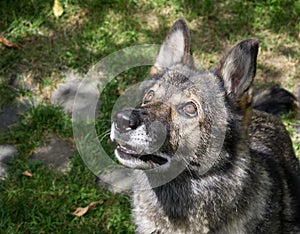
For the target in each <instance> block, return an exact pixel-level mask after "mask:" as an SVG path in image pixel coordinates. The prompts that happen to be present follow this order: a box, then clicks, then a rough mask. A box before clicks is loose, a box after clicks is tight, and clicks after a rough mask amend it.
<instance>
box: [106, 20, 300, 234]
mask: <svg viewBox="0 0 300 234" xmlns="http://www.w3.org/2000/svg"><path fill="white" fill-rule="evenodd" d="M258 49H259V41H258V40H257V39H255V38H250V39H246V40H243V41H241V42H239V43H238V44H236V45H235V46H233V47H232V48H231V49H230V50H228V51H227V52H226V53H225V54H224V55H223V56H222V57H221V59H220V60H219V62H218V63H217V64H216V66H215V67H214V68H213V69H211V70H209V71H200V70H197V69H196V68H195V65H194V58H193V56H192V53H191V42H190V33H189V30H188V26H187V24H186V22H185V20H184V19H178V20H177V21H176V22H175V23H174V25H173V26H172V28H171V30H170V32H169V34H168V35H167V37H166V39H165V41H164V42H163V44H162V46H161V48H160V50H159V53H158V56H157V58H156V62H155V64H154V66H153V67H152V68H151V71H150V74H149V76H148V78H147V79H146V80H145V82H144V83H143V85H142V87H143V95H144V96H143V97H141V103H140V105H139V106H135V107H132V108H125V109H123V110H121V111H119V112H117V113H116V114H115V115H114V116H113V118H112V126H111V140H112V141H114V142H116V143H117V147H116V149H115V155H116V158H117V159H118V161H119V162H120V163H121V164H123V165H124V166H126V167H129V168H132V169H134V171H135V172H136V174H135V185H134V188H133V204H132V205H133V210H132V215H133V221H134V223H135V225H136V233H172V234H174V233H220V234H226V233H227V234H235V233H236V234H242V233H251V234H253V233H256V234H257V233H264V234H265V233H300V189H299V188H297V186H298V185H300V184H299V181H300V180H299V178H300V169H299V161H298V160H297V158H296V157H295V154H294V152H293V148H292V143H291V139H290V137H289V135H288V132H287V131H286V129H285V127H284V125H283V124H282V123H281V121H280V120H279V118H278V117H275V116H274V115H271V114H269V113H266V112H264V110H262V109H263V107H262V106H263V105H262V106H260V103H259V102H257V103H256V104H255V103H253V80H254V77H255V73H256V62H257V54H258ZM275 93H276V92H275ZM277 93H278V92H277ZM281 94H282V92H281ZM268 95H269V93H268ZM289 95H290V99H289V100H290V101H295V100H294V97H293V95H291V94H289ZM269 96H270V95H269ZM291 97H292V98H291ZM263 98H264V95H260V99H263ZM269 98H270V97H269ZM264 103H268V102H264ZM275 104H276V103H273V104H272V105H275ZM253 106H256V109H255V108H253ZM259 106H260V107H262V108H259ZM257 109H260V110H257ZM270 112H271V113H272V110H271V111H270Z"/></svg>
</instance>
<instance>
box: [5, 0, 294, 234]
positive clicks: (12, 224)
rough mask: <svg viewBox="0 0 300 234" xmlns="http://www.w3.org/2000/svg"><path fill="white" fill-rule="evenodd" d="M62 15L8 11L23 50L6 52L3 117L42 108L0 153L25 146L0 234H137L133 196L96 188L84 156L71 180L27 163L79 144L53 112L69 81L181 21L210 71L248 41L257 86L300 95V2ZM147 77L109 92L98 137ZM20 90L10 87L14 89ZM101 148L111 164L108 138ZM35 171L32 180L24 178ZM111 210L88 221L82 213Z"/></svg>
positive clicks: (23, 121) (119, 5) (9, 4)
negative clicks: (54, 95) (124, 97)
mask: <svg viewBox="0 0 300 234" xmlns="http://www.w3.org/2000/svg"><path fill="white" fill-rule="evenodd" d="M61 2H62V5H63V7H64V14H63V15H62V16H61V17H60V18H55V16H54V15H53V13H52V10H51V8H52V4H53V1H52V0H49V1H42V0H31V1H13V0H8V1H0V14H1V19H0V37H5V38H7V39H8V40H10V41H12V42H14V43H18V44H19V45H21V46H22V49H21V50H18V49H15V48H8V47H6V46H4V45H2V44H0V53H1V56H0V96H1V98H0V111H1V108H2V107H3V106H4V105H8V104H10V103H12V102H18V101H19V100H20V99H21V98H27V97H29V98H37V99H39V100H40V104H39V105H37V106H32V107H31V108H30V109H29V110H28V111H27V112H26V113H25V114H24V115H22V116H20V122H19V123H18V124H16V125H15V126H13V127H11V128H10V131H9V132H7V133H5V134H3V133H0V144H4V143H12V144H14V145H16V146H17V149H18V153H19V155H20V157H19V158H18V159H17V160H15V161H12V162H11V170H10V172H9V176H8V178H7V179H6V180H5V181H4V182H2V183H0V201H1V204H2V205H1V208H0V227H1V230H3V231H5V233H95V232H96V233H133V226H132V225H131V222H130V202H129V198H128V197H126V196H119V195H113V194H111V193H109V192H108V191H105V190H104V189H101V188H98V189H97V188H95V176H94V175H93V174H92V173H91V172H90V171H89V170H88V169H87V168H86V166H85V165H84V164H83V162H82V160H81V159H80V156H79V155H78V153H75V154H74V155H73V157H72V170H71V172H69V173H67V174H62V173H59V172H53V171H51V170H50V169H49V168H47V167H46V166H44V165H43V164H41V163H38V162H31V161H30V160H28V158H29V157H30V155H31V153H32V152H33V151H34V150H35V149H36V148H37V147H38V146H39V145H41V143H43V141H45V140H46V139H47V138H48V137H49V136H52V135H55V136H56V135H58V136H60V137H62V138H64V139H69V140H71V141H72V138H73V136H72V126H71V119H70V117H68V116H67V115H65V114H64V113H63V112H62V111H61V110H60V109H59V108H58V107H56V106H53V105H51V104H49V97H50V94H51V92H49V90H50V91H51V90H53V89H54V88H55V86H56V85H57V84H58V83H59V82H62V80H63V79H64V77H65V74H66V73H67V72H69V71H76V72H80V73H85V72H87V71H88V69H89V68H90V67H91V66H92V65H94V64H96V63H97V62H98V61H99V60H100V59H101V58H103V57H105V56H107V55H109V54H111V53H113V52H115V51H117V50H119V49H122V48H125V47H127V46H131V45H137V44H143V43H148V44H150V43H161V42H162V40H163V39H164V37H165V35H166V33H167V32H168V30H169V28H170V26H171V25H172V23H173V22H174V21H175V20H176V18H178V17H184V18H186V19H187V21H188V23H189V26H190V29H191V36H192V42H193V52H194V55H195V58H196V59H197V60H198V61H199V62H200V63H201V64H202V65H203V66H204V67H207V68H209V67H211V66H213V64H214V63H215V62H216V61H217V60H218V58H219V56H220V54H221V53H222V52H223V50H224V49H225V48H227V47H228V45H232V44H234V43H236V42H237V41H238V40H240V39H243V38H246V37H257V38H259V39H260V41H261V50H260V53H259V58H258V74H257V80H256V82H257V83H256V85H257V86H258V87H265V86H268V85H269V84H277V85H281V86H283V87H285V88H288V89H289V90H291V91H295V92H296V91H297V85H298V84H299V77H300V69H299V64H298V62H299V61H298V59H299V57H300V46H299V38H298V35H299V32H300V22H299V18H300V1H299V0H296V1H295V0H293V1H292V0H286V1H280V0H267V1H244V0H233V1H229V0H228V1H216V0H202V1H192V0H186V1H175V0H172V1H162V0H154V1H151V2H148V1H144V0H142V1H135V0H126V1H121V0H114V1H106V0H102V1H101V0H85V1H84V0H64V1H61ZM148 69H149V67H142V68H135V69H131V70H129V71H126V72H123V73H122V74H121V75H119V76H118V77H117V79H114V80H113V81H112V82H111V83H110V84H109V85H108V86H107V87H106V89H105V91H104V92H103V94H102V97H101V99H102V100H101V114H100V115H99V116H98V117H97V123H96V129H97V132H98V134H99V135H101V134H102V133H104V132H105V131H106V130H108V129H109V128H110V122H109V120H110V118H111V116H110V114H111V109H112V107H113V104H114V101H115V100H116V99H117V97H118V96H119V95H120V93H122V92H123V91H124V90H125V89H126V87H127V86H128V85H130V84H132V83H135V82H138V81H140V80H142V79H144V78H145V77H146V73H147V71H148ZM15 78H16V80H17V81H18V82H19V84H18V85H12V80H14V79H15ZM283 119H284V122H285V124H286V125H287V127H288V130H289V131H290V133H291V136H292V139H293V143H294V148H295V151H296V153H297V155H298V156H299V155H300V153H299V152H300V144H299V142H300V141H299V133H297V132H296V127H297V124H299V122H297V121H298V120H297V118H294V117H293V116H284V118H283ZM102 143H103V146H104V148H105V150H106V151H107V152H109V153H110V154H112V148H111V146H110V142H109V140H108V137H106V138H104V139H103V141H102ZM25 170H29V171H30V172H31V173H32V174H33V177H31V178H28V177H26V176H24V175H22V173H23V172H24V171H25ZM99 199H102V200H103V203H102V204H99V205H97V206H95V207H93V208H92V209H91V210H90V211H89V212H88V213H87V214H86V215H85V216H83V217H80V218H79V217H75V216H74V215H72V213H73V212H74V211H75V209H76V208H77V207H79V206H80V207H84V206H86V205H88V204H89V203H90V202H93V201H97V200H99Z"/></svg>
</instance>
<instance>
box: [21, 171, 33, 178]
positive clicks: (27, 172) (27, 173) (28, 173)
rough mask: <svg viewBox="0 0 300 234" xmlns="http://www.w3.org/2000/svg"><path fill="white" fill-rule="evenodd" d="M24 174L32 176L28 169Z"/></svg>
mask: <svg viewBox="0 0 300 234" xmlns="http://www.w3.org/2000/svg"><path fill="white" fill-rule="evenodd" d="M22 175H24V176H28V177H32V174H31V173H30V172H29V171H28V170H26V171H24V172H23V173H22Z"/></svg>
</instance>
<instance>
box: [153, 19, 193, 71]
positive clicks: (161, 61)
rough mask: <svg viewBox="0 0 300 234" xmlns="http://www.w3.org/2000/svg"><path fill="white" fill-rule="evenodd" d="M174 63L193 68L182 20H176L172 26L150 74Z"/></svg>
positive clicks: (187, 31) (187, 33)
mask: <svg viewBox="0 0 300 234" xmlns="http://www.w3.org/2000/svg"><path fill="white" fill-rule="evenodd" d="M176 63H184V64H186V65H189V66H193V58H192V54H191V38H190V33H189V30H188V26H187V24H186V22H185V20H184V19H178V20H177V21H176V22H175V23H174V25H173V26H172V28H171V30H170V32H169V34H168V36H167V37H166V39H165V41H164V43H163V44H162V46H161V47H160V51H159V54H158V56H157V58H156V62H155V65H154V67H153V69H152V72H158V71H159V70H163V69H165V68H168V67H170V66H172V65H174V64H176ZM155 70H156V71H155Z"/></svg>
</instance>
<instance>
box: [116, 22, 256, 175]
mask: <svg viewBox="0 0 300 234" xmlns="http://www.w3.org/2000/svg"><path fill="white" fill-rule="evenodd" d="M257 52H258V41H257V40H256V39H248V40H244V41H241V42H240V43H238V44H237V45H235V46H234V47H233V48H232V49H230V50H229V51H228V52H227V53H226V54H225V55H224V56H223V57H222V58H221V60H220V61H219V62H218V64H217V65H216V67H215V68H213V69H212V70H211V71H207V72H200V71H198V70H196V69H195V68H194V62H193V61H194V60H193V57H192V54H191V44H190V35H189V31H188V28H187V25H186V23H185V21H184V20H182V19H179V20H177V21H176V22H175V24H174V25H173V27H172V28H171V30H170V33H169V34H168V36H167V38H166V39H165V41H164V43H163V45H162V46H161V48H160V51H159V54H158V56H157V59H156V63H155V65H154V66H153V67H152V69H151V72H150V75H149V77H148V79H147V81H148V82H146V83H147V85H146V88H145V92H144V97H141V105H140V106H138V107H133V108H126V109H124V110H122V111H120V112H118V113H116V114H115V116H114V117H113V123H112V127H111V139H112V140H113V141H115V142H116V143H117V144H118V146H117V148H116V150H115V154H116V157H117V158H118V160H119V161H120V162H121V163H122V164H123V165H125V166H127V167H131V168H139V169H150V168H156V167H158V166H162V165H168V164H169V163H170V162H171V161H172V160H173V159H174V158H175V155H176V157H177V158H178V157H179V158H181V159H182V160H183V162H185V164H186V166H188V167H194V166H196V167H198V166H200V167H201V166H204V167H205V166H206V167H208V166H211V165H212V162H211V161H212V157H211V154H213V153H218V154H220V151H218V150H217V149H216V148H222V147H223V140H224V138H222V137H221V138H222V140H221V141H220V142H221V143H220V142H219V141H217V140H216V138H218V137H219V135H220V134H223V135H224V136H225V135H228V131H229V130H228V125H229V124H230V121H232V119H231V118H232V115H235V114H237V115H238V116H239V114H240V116H242V118H243V117H244V116H246V113H247V110H248V107H249V106H250V105H251V101H252V92H251V86H252V82H253V78H254V76H255V71H256V57H257ZM242 118H241V119H242ZM216 142H219V143H216ZM215 158H216V157H215ZM217 158H218V157H217Z"/></svg>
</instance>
